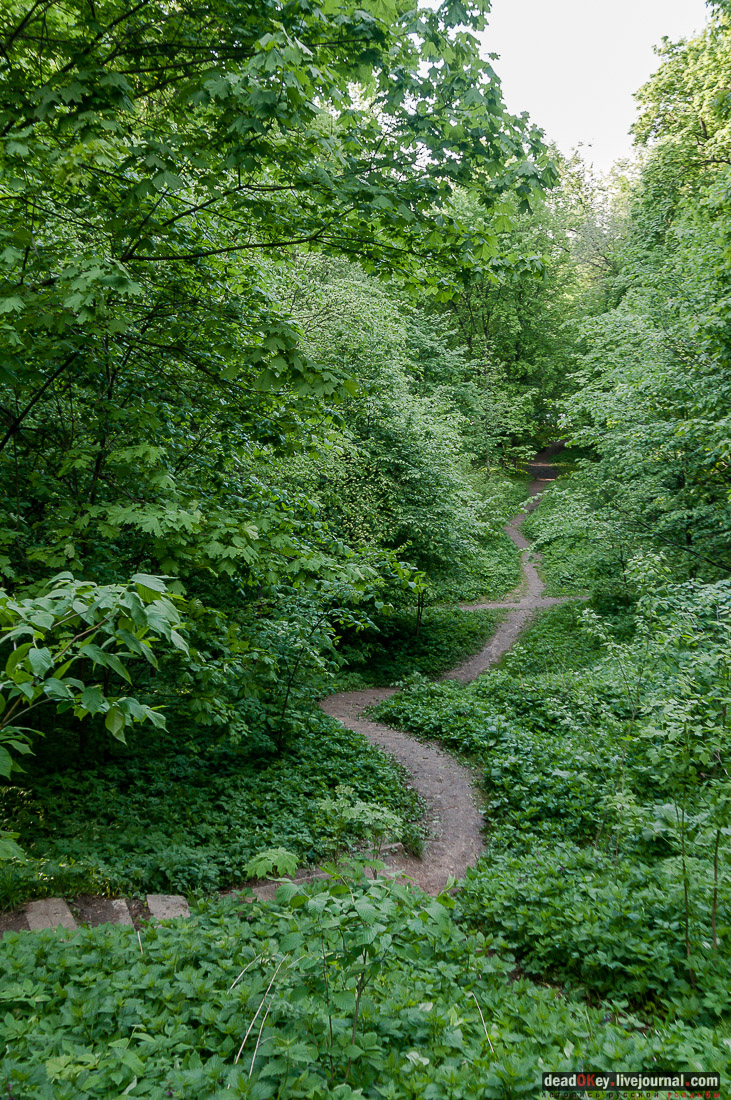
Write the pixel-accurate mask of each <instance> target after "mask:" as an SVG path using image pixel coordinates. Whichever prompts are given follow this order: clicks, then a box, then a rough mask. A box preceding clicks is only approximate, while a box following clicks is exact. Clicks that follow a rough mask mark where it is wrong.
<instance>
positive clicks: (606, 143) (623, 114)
mask: <svg viewBox="0 0 731 1100" xmlns="http://www.w3.org/2000/svg"><path fill="white" fill-rule="evenodd" d="M709 14H710V12H709V9H708V7H707V6H706V4H705V2H704V0H611V3H610V2H609V0H493V2H492V13H491V15H490V21H489V26H488V29H487V30H486V31H485V32H484V33H483V35H482V36H481V37H482V41H483V45H484V52H485V53H497V54H499V55H500V58H499V60H497V61H495V62H493V65H494V67H495V71H496V72H497V74H498V76H499V77H500V80H501V82H502V86H503V94H504V97H505V102H506V105H507V107H508V110H509V111H511V112H512V113H513V114H520V113H521V112H523V111H527V112H528V114H529V115H530V118H531V121H533V122H535V123H536V124H537V125H539V126H540V127H541V128H542V129H544V130H545V132H546V138H547V139H548V140H549V141H553V142H555V143H556V145H558V147H559V149H560V150H561V152H562V153H565V154H569V153H570V152H571V150H572V149H574V148H577V147H580V152H581V154H582V156H583V158H584V160H586V161H587V163H589V164H593V165H594V167H595V169H596V170H597V171H599V172H606V171H608V169H609V168H610V167H611V166H612V164H613V163H614V161H615V160H618V159H619V158H621V157H627V156H629V155H630V154H631V150H632V139H631V137H630V136H629V135H628V132H627V131H628V130H629V127H630V126H631V125H632V123H633V121H634V119H635V115H636V104H635V101H634V99H633V93H634V92H635V91H637V89H638V88H639V87H640V85H642V84H644V82H645V81H646V80H647V78H648V77H649V76H650V75H651V73H653V72H654V71H655V70H656V69H657V67H658V64H659V59H658V57H657V55H656V54H655V53H654V52H653V46H654V45H656V44H659V43H660V42H661V40H662V38H663V36H664V35H667V37H668V38H670V39H672V40H673V41H674V40H677V39H678V38H687V37H690V36H691V35H693V34H694V33H695V32H697V31H699V30H701V29H702V28H703V26H704V25H705V24H706V22H707V21H708V18H709Z"/></svg>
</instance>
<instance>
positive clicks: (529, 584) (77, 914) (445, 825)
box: [0, 443, 572, 937]
mask: <svg viewBox="0 0 731 1100" xmlns="http://www.w3.org/2000/svg"><path fill="white" fill-rule="evenodd" d="M561 446H562V444H556V443H554V444H552V445H551V446H550V447H547V448H546V449H545V450H544V451H541V452H540V453H539V454H537V455H536V457H535V458H534V459H533V461H532V462H531V463H530V465H529V469H530V470H531V472H532V474H533V479H532V481H531V483H530V488H529V494H530V496H531V497H532V500H531V503H530V505H529V506H528V511H531V510H532V509H533V508H535V507H536V506H537V504H538V502H539V499H540V494H541V493H542V491H543V490H544V489H545V487H546V485H547V484H549V483H550V482H551V481H553V480H554V478H555V477H556V470H555V469H554V467H553V466H552V465H551V458H552V457H553V455H555V454H556V452H557V451H558V450H559V449H560V447H561ZM524 519H525V513H520V514H519V515H517V516H514V517H513V519H511V521H510V523H508V525H507V526H506V528H505V530H506V532H507V534H508V536H509V537H510V538H511V539H512V541H513V542H514V543H515V545H516V546H517V547H518V549H519V550H521V551H526V550H528V549H529V547H530V543H529V541H528V539H526V537H525V536H524V535H523V533H522V532H521V529H520V528H521V525H522V523H523V520H524ZM534 558H536V559H537V558H538V555H534ZM521 569H522V575H523V576H522V581H521V584H520V585H519V587H518V588H517V589H516V590H515V591H514V592H512V593H510V594H509V595H508V596H507V597H506V598H505V600H503V601H502V602H489V603H476V604H462V605H461V606H462V607H464V608H465V609H466V610H474V611H477V610H480V609H482V608H494V609H504V610H505V611H507V612H508V614H507V615H506V617H505V618H504V619H503V621H502V622H501V623H500V625H499V626H498V628H497V630H496V632H495V634H494V635H493V636H492V638H491V639H490V640H489V642H488V643H487V644H486V645H485V646H484V647H483V649H482V650H480V652H479V653H477V654H475V656H474V657H471V658H470V659H469V660H468V661H466V662H465V663H464V664H462V665H460V666H459V667H457V668H455V669H453V670H452V671H451V672H448V673H446V674H445V675H444V676H443V677H442V679H444V680H450V679H451V680H459V681H461V682H462V683H469V682H470V681H471V680H474V679H476V677H477V676H479V675H480V673H482V672H484V671H485V670H486V669H488V668H490V666H491V665H493V664H495V663H496V662H497V661H499V659H500V658H501V657H502V655H503V654H504V653H506V652H507V650H508V649H510V647H511V646H512V645H513V643H514V642H515V641H516V639H517V638H518V636H519V635H520V633H521V631H522V630H524V629H525V627H526V625H527V623H528V622H529V620H530V619H531V618H532V617H533V615H534V614H535V611H536V610H537V609H539V608H542V607H551V606H553V605H554V604H558V603H564V602H566V600H568V599H572V597H561V598H558V599H552V598H547V597H545V596H544V595H543V590H544V587H545V586H544V584H543V581H542V580H541V578H540V577H539V575H538V570H537V568H536V565H535V564H534V563H533V562H530V561H528V559H527V555H526V554H523V557H522V560H521ZM395 693H396V689H395V688H383V689H380V688H373V689H366V690H364V691H344V692H340V694H338V695H331V696H329V697H328V698H327V699H324V700H323V701H322V703H321V704H320V705H321V707H322V709H323V710H324V711H325V713H326V714H329V715H331V716H332V717H333V718H336V719H337V720H338V721H339V722H342V724H343V725H344V726H346V727H347V728H348V729H352V730H357V731H358V732H359V733H363V734H364V735H365V736H366V737H367V738H368V740H369V741H370V742H371V743H372V744H374V745H377V746H378V747H379V748H381V749H383V750H384V751H385V752H387V753H390V754H391V755H392V756H393V757H395V759H396V760H398V761H399V763H401V764H402V765H403V766H404V767H405V768H406V770H407V771H408V773H409V774H410V776H411V780H412V785H413V787H414V788H415V790H417V791H418V793H419V794H420V795H421V796H422V798H423V799H424V801H425V802H426V821H427V828H428V833H429V836H428V839H427V841H426V844H425V846H424V854H423V856H422V858H421V859H416V858H414V857H410V856H407V855H405V854H398V855H397V854H396V853H395V852H394V853H392V854H391V855H389V856H388V857H387V859H386V863H387V865H388V867H389V869H390V870H391V871H396V872H400V873H401V874H403V875H405V876H408V878H410V879H411V880H412V881H413V882H414V883H416V885H417V886H419V887H421V889H422V890H424V891H425V892H426V893H429V894H438V893H439V892H440V891H441V890H443V889H444V887H445V886H446V885H447V882H448V880H449V877H450V876H453V877H454V878H460V877H461V876H462V875H463V874H464V872H465V871H466V869H467V868H468V867H469V866H470V865H471V864H472V863H474V862H475V861H476V859H477V857H478V856H479V855H480V852H481V851H482V824H483V821H482V814H481V813H480V811H479V809H478V807H477V804H476V797H475V787H474V776H473V773H472V771H471V769H470V768H467V767H465V766H464V765H463V764H460V763H458V761H457V760H455V759H454V757H452V756H450V755H449V754H448V753H446V752H444V750H443V749H441V748H439V747H438V746H437V745H434V744H430V743H424V742H422V741H417V740H416V738H414V737H410V736H409V735H408V734H407V733H403V732H402V731H400V730H396V729H392V728H391V727H390V726H384V725H382V724H380V723H379V722H374V721H372V720H371V719H370V718H365V717H363V711H364V710H365V709H366V708H367V707H371V706H375V705H376V704H378V703H380V702H382V701H383V700H384V699H388V698H389V697H390V696H391V695H395ZM314 874H315V875H317V874H318V872H317V871H316V872H315V873H314ZM312 878H313V872H312V871H311V870H310V871H303V872H302V873H301V874H298V875H296V876H295V881H297V882H305V881H311V880H312ZM276 888H277V883H276V882H271V881H268V882H263V883H256V884H253V893H254V895H255V896H256V897H259V898H262V899H263V898H268V897H273V896H274V893H275V891H276ZM236 892H237V891H226V893H236ZM72 910H73V912H72ZM187 915H188V903H187V901H186V899H185V898H184V897H182V896H179V895H167V894H164V895H163V894H160V895H158V894H149V895H147V897H146V901H145V902H142V901H140V900H130V901H127V900H126V899H124V898H114V899H109V898H102V897H92V896H89V895H80V896H79V897H77V898H75V899H73V900H72V902H71V908H69V905H68V904H67V902H66V901H65V900H64V899H63V898H58V897H56V898H43V899H41V900H39V901H31V902H28V903H27V904H26V905H25V906H24V907H23V908H21V909H16V910H12V911H10V912H8V913H4V914H2V915H0V937H1V936H2V935H3V933H4V932H6V931H21V930H33V929H42V928H50V927H57V926H58V925H60V926H62V927H64V928H74V927H76V924H77V922H78V921H82V922H83V923H86V924H89V925H92V926H93V925H97V924H104V923H115V924H126V925H134V926H135V927H139V926H140V923H141V922H142V921H144V920H146V919H149V918H150V917H154V918H156V919H158V920H164V919H170V918H171V917H185V916H187Z"/></svg>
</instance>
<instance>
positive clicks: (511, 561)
mask: <svg viewBox="0 0 731 1100" xmlns="http://www.w3.org/2000/svg"><path fill="white" fill-rule="evenodd" d="M516 511H517V506H516ZM519 583H520V555H519V554H518V552H517V550H516V548H515V544H514V543H513V542H511V540H510V539H509V538H508V536H507V535H506V534H505V532H504V531H497V532H495V534H492V535H489V536H486V537H485V538H484V540H483V543H482V545H481V547H480V548H479V550H478V551H477V552H476V553H475V554H474V555H473V556H472V558H470V560H469V562H468V563H467V564H465V565H455V566H454V568H452V569H450V571H449V573H447V574H445V575H444V576H443V577H441V576H437V577H435V578H434V579H433V581H432V585H431V592H430V595H431V598H432V599H433V600H435V601H437V602H439V601H444V602H447V601H454V600H460V601H462V602H463V603H478V602H479V601H480V600H499V599H502V597H503V596H504V595H505V593H506V592H510V591H512V589H514V588H517V586H518V584H519Z"/></svg>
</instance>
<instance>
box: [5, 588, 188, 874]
mask: <svg viewBox="0 0 731 1100" xmlns="http://www.w3.org/2000/svg"><path fill="white" fill-rule="evenodd" d="M180 599H181V598H180V597H179V596H176V595H173V594H171V593H170V592H168V589H167V585H166V583H165V580H163V579H162V578H160V577H153V576H148V575H147V574H143V573H138V574H136V575H135V576H134V577H133V578H132V580H131V581H130V583H129V584H110V585H98V584H95V583H94V582H93V581H83V580H77V579H75V578H74V577H73V575H72V574H71V573H59V574H58V576H56V577H53V578H52V579H51V580H49V581H48V582H47V583H46V584H45V586H44V587H43V589H42V590H41V592H40V593H39V594H38V595H35V596H31V597H28V598H25V599H23V598H15V597H13V596H11V595H10V594H9V593H8V592H6V591H5V590H4V589H0V653H1V652H3V651H5V653H7V656H6V659H5V662H4V670H3V672H2V673H1V674H0V776H4V777H5V778H6V779H9V778H10V777H11V776H12V774H13V773H14V772H21V771H22V770H23V769H22V766H21V764H20V762H19V759H18V757H22V756H25V755H28V754H29V753H32V751H33V749H32V744H33V737H34V736H42V735H43V732H44V730H43V727H44V724H45V722H46V721H47V719H46V718H45V712H47V711H48V710H52V711H54V712H55V713H56V714H66V713H70V714H71V715H73V717H74V718H76V719H77V720H78V721H79V722H83V721H84V719H87V718H89V717H92V718H93V717H97V716H98V717H100V718H101V717H103V720H104V727H105V729H106V730H107V731H108V733H109V734H111V736H112V737H114V738H116V739H117V740H118V741H122V742H124V740H125V731H126V730H127V728H128V727H130V726H131V725H132V724H133V723H135V722H150V723H152V725H153V726H156V727H164V725H165V719H164V717H163V715H162V714H160V712H159V710H158V709H157V708H154V707H150V706H148V705H147V704H145V703H142V702H140V701H139V700H138V699H136V698H135V697H134V696H132V695H126V694H121V693H119V692H118V691H117V690H115V683H117V684H118V683H119V681H122V682H123V683H127V684H131V676H130V673H129V669H128V665H129V663H130V662H131V661H134V660H137V659H139V658H142V659H144V660H145V661H146V662H147V663H148V664H149V665H151V666H152V667H153V668H156V667H157V658H156V657H155V653H154V645H155V644H156V643H157V642H158V641H159V640H160V639H163V640H164V641H166V642H169V643H170V644H171V645H172V646H174V647H175V648H176V649H178V650H180V651H181V652H183V653H187V651H188V646H187V642H186V641H185V639H184V637H183V635H182V634H181V633H180V630H181V617H180V611H179V610H178V607H177V606H176V603H177V602H179V601H180ZM8 651H9V652H8ZM20 855H22V853H21V852H20V849H19V848H18V847H17V845H16V844H15V843H14V834H3V835H2V836H0V858H10V857H18V856H20Z"/></svg>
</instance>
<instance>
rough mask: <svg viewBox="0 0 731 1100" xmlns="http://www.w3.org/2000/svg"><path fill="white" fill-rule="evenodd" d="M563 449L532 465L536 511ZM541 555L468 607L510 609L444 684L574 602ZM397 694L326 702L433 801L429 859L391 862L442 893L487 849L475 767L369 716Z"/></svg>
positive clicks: (343, 695) (463, 677)
mask: <svg viewBox="0 0 731 1100" xmlns="http://www.w3.org/2000/svg"><path fill="white" fill-rule="evenodd" d="M561 446H562V444H560V443H553V444H551V446H550V447H547V448H546V449H545V450H543V451H540V452H539V453H538V454H537V455H536V457H535V458H534V459H533V461H532V462H531V463H530V464H529V469H530V471H531V473H532V475H533V477H532V480H531V483H530V488H529V490H528V491H529V495H530V496H531V498H532V500H531V503H530V504H529V506H528V511H532V510H533V509H534V508H535V507H537V505H538V503H539V501H540V495H541V493H542V492H543V490H544V489H545V488H546V486H547V485H548V484H550V482H551V481H553V480H554V479H555V477H556V474H557V471H556V469H555V468H554V467H553V466H552V465H551V459H552V458H553V456H554V455H555V454H556V453H557V451H558V450H560V448H561ZM525 515H526V513H524V512H521V513H519V514H518V515H517V516H513V518H512V519H511V520H510V522H509V523H508V525H507V526H506V528H505V531H506V533H507V535H508V537H509V538H510V539H511V540H512V541H513V542H514V543H515V545H516V546H517V547H518V549H519V550H521V551H527V550H528V549H529V547H530V542H529V541H528V539H527V538H526V537H525V535H524V534H523V533H522V531H521V527H522V524H523V521H524V519H525ZM534 558H535V559H536V561H535V562H532V561H529V560H528V556H527V554H526V553H523V555H522V558H521V570H522V581H521V583H520V585H519V587H518V588H517V589H516V590H515V591H514V592H511V593H510V594H509V595H508V596H506V598H505V599H504V600H503V601H500V602H492V601H491V602H488V603H475V604H461V605H460V606H461V607H462V608H464V609H465V610H469V611H478V610H481V609H482V608H491V609H501V610H505V611H507V615H506V616H505V618H504V619H503V621H502V622H501V623H500V625H499V626H498V628H497V630H496V631H495V633H494V634H493V636H492V638H490V640H489V641H488V642H487V644H486V645H485V646H484V647H483V648H482V649H481V650H480V652H479V653H477V654H475V655H474V656H473V657H470V658H469V660H467V661H465V663H464V664H462V665H459V666H458V667H457V668H455V669H452V671H451V672H447V673H445V674H444V676H442V679H443V680H459V681H460V682H461V683H465V684H467V683H469V682H470V681H471V680H474V679H476V678H477V677H478V676H479V675H480V674H481V673H483V672H485V671H486V669H488V668H490V667H491V666H492V665H494V664H496V663H497V662H498V661H499V660H500V658H501V657H502V655H503V654H504V653H506V652H507V651H508V650H509V649H510V647H511V646H512V645H513V644H514V643H515V641H516V639H517V638H518V637H519V635H520V634H521V632H522V631H523V630H525V628H526V626H527V624H528V623H529V621H530V620H531V619H532V618H533V616H534V615H535V612H536V611H537V610H538V609H540V608H543V607H552V606H554V605H555V604H560V603H565V602H566V600H567V599H568V598H570V597H546V596H544V595H543V591H544V588H545V585H544V583H543V581H542V580H541V578H540V576H539V574H538V569H537V567H536V566H537V562H539V561H540V558H539V555H534ZM395 694H396V689H395V688H372V689H366V690H364V691H343V692H340V693H339V694H338V695H331V696H329V697H328V698H327V699H324V700H323V701H322V703H321V704H320V705H321V706H322V709H323V710H324V711H325V713H326V714H329V715H331V716H332V717H333V718H336V719H337V720H338V721H339V722H341V723H342V724H343V725H344V726H346V727H347V728H348V729H351V730H357V732H358V733H362V734H364V735H365V736H366V737H367V738H368V740H369V741H370V742H371V743H372V744H374V745H378V747H379V748H381V749H383V750H384V751H385V752H388V753H390V754H391V755H392V756H393V757H395V759H396V760H398V761H399V763H400V764H402V765H403V766H404V767H405V768H406V770H407V771H408V772H409V774H410V776H411V780H412V785H413V787H414V788H415V790H417V791H418V792H419V794H420V795H421V796H422V798H423V799H424V801H425V802H426V806H427V811H426V820H427V828H428V833H429V838H428V839H427V841H426V844H425V846H424V854H423V856H422V858H421V859H416V858H413V857H409V856H406V855H403V856H395V855H394V856H392V857H390V858H389V859H388V860H387V862H388V865H389V868H390V869H391V870H397V871H401V872H402V873H403V874H404V875H407V876H408V877H409V878H410V879H412V880H413V881H414V882H415V883H416V884H417V885H418V886H420V887H421V889H422V890H424V891H426V893H429V894H438V893H439V892H440V891H441V890H443V889H444V887H445V886H446V884H447V881H448V879H449V877H450V875H451V876H453V877H455V878H460V877H461V876H462V875H463V874H464V872H465V871H466V869H467V868H468V867H469V866H470V865H471V864H472V863H474V862H475V860H476V859H477V858H478V856H479V855H480V852H481V851H482V846H483V845H482V825H483V819H482V814H481V813H480V811H479V809H478V807H477V804H476V798H475V788H474V776H473V773H472V770H471V769H470V768H467V767H465V766H464V765H463V764H459V763H458V762H457V761H456V760H455V759H454V757H452V756H450V755H449V754H448V753H446V752H444V750H443V749H441V748H439V747H438V746H437V745H435V744H432V743H425V742H423V741H417V740H416V738H414V737H410V736H409V735H408V734H407V733H403V732H402V731H400V730H396V729H392V728H391V727H390V726H385V725H382V724H381V723H379V722H374V721H372V720H371V719H370V718H366V717H364V716H363V711H364V710H365V709H366V708H367V707H372V706H375V705H377V704H378V703H381V702H383V700H384V699H388V698H389V697H390V696H392V695H395Z"/></svg>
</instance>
